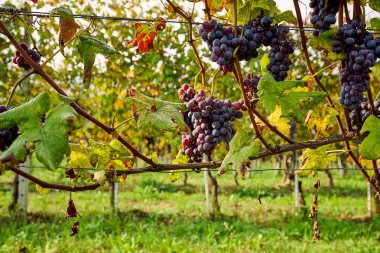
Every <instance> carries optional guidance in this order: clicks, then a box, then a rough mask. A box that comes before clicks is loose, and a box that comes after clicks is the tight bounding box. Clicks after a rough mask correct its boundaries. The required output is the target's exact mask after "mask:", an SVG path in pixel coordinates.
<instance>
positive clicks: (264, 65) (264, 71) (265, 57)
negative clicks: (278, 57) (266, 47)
mask: <svg viewBox="0 0 380 253" xmlns="http://www.w3.org/2000/svg"><path fill="white" fill-rule="evenodd" d="M260 64H261V75H264V74H267V73H268V70H267V65H268V64H269V56H268V54H264V55H263V57H262V58H261V61H260Z"/></svg>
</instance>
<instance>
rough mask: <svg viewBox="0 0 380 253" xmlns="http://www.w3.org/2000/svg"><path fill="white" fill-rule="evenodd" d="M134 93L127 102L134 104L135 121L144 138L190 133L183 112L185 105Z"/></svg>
mask: <svg viewBox="0 0 380 253" xmlns="http://www.w3.org/2000/svg"><path fill="white" fill-rule="evenodd" d="M133 93H134V95H133V97H128V98H127V101H128V102H130V103H131V104H132V110H133V114H134V117H135V120H136V122H137V125H138V127H139V129H140V131H141V132H142V134H143V135H144V136H145V135H147V134H149V133H154V132H165V131H174V132H181V133H186V132H188V131H189V129H188V127H187V125H186V123H185V121H184V119H183V115H182V112H181V109H182V108H183V106H184V105H183V104H178V103H172V102H167V101H164V100H160V99H154V98H150V97H147V96H144V95H142V94H141V93H139V92H137V91H133Z"/></svg>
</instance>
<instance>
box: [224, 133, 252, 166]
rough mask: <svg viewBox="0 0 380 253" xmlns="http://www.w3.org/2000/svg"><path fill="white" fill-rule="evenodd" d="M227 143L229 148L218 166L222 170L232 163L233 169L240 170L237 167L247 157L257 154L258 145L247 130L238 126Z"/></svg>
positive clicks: (247, 158)
mask: <svg viewBox="0 0 380 253" xmlns="http://www.w3.org/2000/svg"><path fill="white" fill-rule="evenodd" d="M229 145H230V150H229V151H228V153H227V155H226V157H225V158H224V159H223V162H222V165H221V167H220V168H221V170H222V171H223V170H224V169H225V168H227V167H228V165H230V164H232V167H233V169H234V170H236V171H239V172H241V171H240V169H239V168H241V166H242V165H243V163H244V162H248V161H249V157H255V156H258V154H259V145H258V144H257V143H256V142H255V141H254V140H252V136H251V135H250V131H249V130H245V129H242V128H240V129H239V130H238V131H237V132H236V134H235V136H234V138H232V140H231V142H230V143H229Z"/></svg>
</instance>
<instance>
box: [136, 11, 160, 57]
mask: <svg viewBox="0 0 380 253" xmlns="http://www.w3.org/2000/svg"><path fill="white" fill-rule="evenodd" d="M165 26H166V23H165V22H164V19H163V18H159V21H157V22H155V23H153V25H151V26H150V25H148V24H146V23H136V24H135V29H136V34H135V37H134V39H133V40H131V41H128V46H130V47H136V46H137V53H144V52H147V51H149V50H150V49H152V48H153V40H154V38H155V37H156V33H157V31H159V30H163V29H164V28H165Z"/></svg>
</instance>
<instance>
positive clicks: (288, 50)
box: [266, 29, 294, 81]
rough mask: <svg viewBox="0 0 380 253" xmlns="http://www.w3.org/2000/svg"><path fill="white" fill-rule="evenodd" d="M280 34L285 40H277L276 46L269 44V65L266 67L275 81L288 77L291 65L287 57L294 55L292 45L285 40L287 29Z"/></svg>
mask: <svg viewBox="0 0 380 253" xmlns="http://www.w3.org/2000/svg"><path fill="white" fill-rule="evenodd" d="M280 33H281V36H284V38H285V39H282V40H279V41H278V43H276V44H273V43H272V44H271V50H270V53H269V55H268V56H269V64H268V65H267V66H266V68H267V70H268V71H270V72H271V73H272V75H273V77H274V79H275V80H276V81H283V80H285V78H286V77H287V76H288V70H289V69H290V65H291V64H292V60H290V58H289V55H290V54H293V53H294V43H293V42H289V41H287V40H286V34H287V33H288V29H281V30H280Z"/></svg>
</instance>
